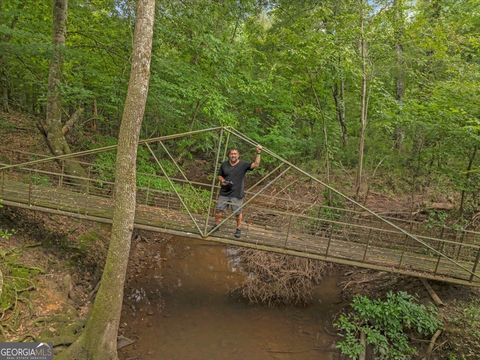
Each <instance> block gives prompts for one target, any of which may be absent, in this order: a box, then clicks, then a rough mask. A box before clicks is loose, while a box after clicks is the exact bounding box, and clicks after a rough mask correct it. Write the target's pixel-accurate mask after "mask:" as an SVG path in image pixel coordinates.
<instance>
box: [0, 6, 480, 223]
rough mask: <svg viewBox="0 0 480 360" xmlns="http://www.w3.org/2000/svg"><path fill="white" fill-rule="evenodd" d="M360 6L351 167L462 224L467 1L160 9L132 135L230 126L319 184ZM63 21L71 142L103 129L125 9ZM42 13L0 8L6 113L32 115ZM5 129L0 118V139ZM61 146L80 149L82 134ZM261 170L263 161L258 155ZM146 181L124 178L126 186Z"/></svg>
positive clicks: (40, 67) (343, 163)
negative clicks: (364, 52) (446, 198)
mask: <svg viewBox="0 0 480 360" xmlns="http://www.w3.org/2000/svg"><path fill="white" fill-rule="evenodd" d="M360 6H363V7H364V8H365V9H364V10H366V11H365V12H364V14H365V18H364V20H365V21H364V25H365V26H364V30H365V39H366V41H367V43H368V58H367V68H366V71H367V78H368V84H367V87H368V119H369V122H368V127H367V137H366V143H365V163H364V165H365V171H366V172H367V173H368V172H373V170H374V169H375V168H376V167H377V165H378V164H379V163H380V162H382V165H381V167H380V168H379V169H378V170H379V171H378V176H377V178H380V179H386V180H384V182H385V183H387V186H388V187H389V189H390V190H393V191H398V192H401V191H405V190H408V191H410V190H412V189H413V190H414V191H422V190H423V189H424V188H426V187H428V186H432V185H434V186H437V187H438V188H441V190H442V191H443V192H445V191H449V190H454V191H457V192H463V194H464V198H465V199H464V210H465V213H468V214H474V213H475V211H476V209H477V208H479V207H480V200H479V199H480V197H479V196H478V186H477V184H478V182H479V181H480V163H479V161H480V160H479V159H480V154H479V155H476V156H473V155H472V154H474V149H476V148H478V147H479V146H480V120H479V119H480V113H479V107H478V106H477V104H478V103H480V65H479V64H480V60H479V59H480V50H479V49H480V46H479V42H478V16H477V15H478V5H477V2H476V0H459V1H450V0H439V1H437V2H435V4H433V3H431V2H427V1H395V2H393V3H392V2H386V1H383V0H382V1H380V0H372V1H366V0H364V1H361V2H359V1H354V0H342V1H333V0H329V1H321V2H314V3H312V4H311V3H310V2H302V3H298V2H295V1H277V2H267V3H265V2H258V1H255V0H245V1H236V0H227V1H222V2H215V1H211V0H198V1H171V2H168V1H167V2H162V3H161V4H159V6H158V9H157V20H158V21H156V22H155V25H156V26H155V30H154V31H155V36H154V46H153V54H152V64H151V69H152V71H151V73H152V74H151V80H150V88H149V96H148V101H147V108H146V112H145V116H144V122H143V127H142V137H143V138H147V137H152V136H156V135H165V134H173V133H179V132H184V131H189V130H195V129H199V128H206V127H210V126H218V125H231V126H235V127H237V128H238V129H239V130H241V131H242V132H243V133H246V134H247V135H248V136H249V137H251V138H253V139H254V140H256V141H258V142H260V143H262V144H263V145H265V146H266V147H268V148H269V149H271V150H273V151H275V152H277V153H279V154H280V155H282V156H283V157H285V158H287V159H289V160H292V161H294V162H295V163H301V164H305V165H308V167H309V168H310V169H312V170H313V171H314V172H316V173H318V174H319V175H320V176H321V175H323V174H324V173H325V166H324V164H325V162H326V160H327V159H328V160H329V162H330V164H331V173H332V175H336V172H337V171H338V170H339V169H341V170H342V173H343V171H344V170H346V171H347V172H350V171H351V170H353V169H355V167H356V166H357V165H358V138H359V118H360V104H359V98H360V96H359V95H360V93H361V78H362V62H361V56H360V54H359V51H358V48H359V47H358V42H359V37H360V32H361V29H360V26H359V24H360V13H361V11H360V10H361V8H360ZM27 9H28V11H26V10H27ZM68 11H69V14H68V19H69V21H68V24H67V30H68V31H67V37H66V48H65V66H64V70H63V74H62V75H63V76H62V79H63V82H62V86H61V91H62V96H63V99H62V102H63V105H64V106H63V110H64V112H65V113H68V114H65V119H64V120H66V118H67V116H68V115H70V114H71V113H72V112H73V111H74V110H75V109H76V108H77V107H78V106H80V105H82V106H83V107H84V108H85V113H84V116H83V119H81V121H79V122H78V123H77V125H76V127H75V135H78V134H83V135H84V139H85V138H87V137H89V136H90V132H94V131H95V132H96V133H99V134H102V136H105V137H107V136H109V135H110V136H113V135H116V134H117V133H118V126H119V123H120V119H121V115H122V110H123V101H124V98H125V92H126V89H127V84H128V69H129V67H130V51H131V43H132V41H131V37H132V34H133V31H132V26H133V23H134V2H132V1H120V2H119V1H109V0H98V1H84V0H79V1H77V2H75V3H72V4H71V6H69V9H68ZM51 14H52V11H51V4H50V3H48V2H38V1H33V0H25V1H19V0H12V1H8V2H1V3H0V86H1V88H2V89H5V90H7V91H6V92H2V94H4V93H6V94H7V95H8V96H9V100H10V105H11V107H14V108H19V109H21V110H23V111H27V112H29V113H31V114H32V115H35V116H37V117H38V116H44V109H45V94H46V91H47V84H48V64H49V59H50V55H51V29H52V26H51V22H52V15H51ZM401 79H403V87H404V89H403V90H404V91H403V92H402V94H400V93H399V92H398V87H397V85H399V84H400V82H399V80H401ZM335 89H336V90H337V91H339V89H343V91H342V94H341V96H340V95H339V93H338V92H337V98H335V96H334V95H335ZM339 96H340V98H339ZM339 99H340V100H341V104H343V105H342V106H343V107H344V110H345V112H344V123H345V129H346V134H345V135H346V138H347V141H346V143H345V144H344V143H343V139H342V131H343V130H342V128H341V126H340V123H339V117H338V116H339V112H338V111H339V110H340V109H341V108H342V106H339V104H338V103H337V101H338V100H339ZM2 105H3V104H2ZM93 121H95V123H96V128H95V130H93V129H92V128H93V127H92V126H91V125H92V122H93ZM11 126H13V125H12V124H10V123H7V122H5V121H1V120H0V130H3V129H4V128H5V127H8V129H6V130H12V129H11ZM70 136H71V139H72V140H76V142H75V145H78V146H82V145H83V144H82V143H81V142H82V138H78V137H75V136H73V135H70ZM74 137H75V139H74ZM397 137H398V138H399V139H401V141H399V143H398V144H397V143H396V141H394V140H395V139H397ZM215 143H216V139H215V138H214V137H213V136H205V137H202V138H199V137H195V138H184V139H181V140H178V141H176V142H175V143H174V146H173V148H174V149H175V153H176V155H177V156H178V158H179V159H191V158H202V159H207V158H208V157H209V156H210V155H212V153H213V152H214V148H215ZM471 157H472V161H471V166H470V168H469V166H468V165H469V163H470V161H469V160H470V158H471ZM114 160H115V154H114V152H111V153H105V154H101V155H98V156H97V159H96V165H95V166H96V170H97V172H98V175H99V178H100V179H102V180H103V181H113V176H114ZM161 161H162V164H165V167H166V168H167V171H168V172H169V173H170V172H171V173H175V169H173V168H172V167H171V166H170V165H167V164H168V162H163V160H161ZM263 164H264V165H267V166H268V165H270V164H271V160H270V159H269V158H268V157H267V156H266V157H265V158H264V160H263ZM312 164H313V166H312ZM169 166H170V168H169ZM468 168H469V169H468ZM138 169H139V173H145V174H159V172H158V170H156V171H152V169H149V168H148V166H147V164H142V156H141V155H139V165H138ZM367 175H368V174H367ZM366 178H368V176H367V177H366ZM148 181H149V178H148V177H145V176H143V175H142V174H139V184H142V186H144V185H145V184H147V183H148ZM151 181H152V182H161V181H159V180H158V181H157V180H153V179H152V180H151ZM380 183H381V182H380ZM379 186H382V185H381V184H380V185H379ZM157 187H158V188H165V183H163V184H160V183H159V184H158V186H157Z"/></svg>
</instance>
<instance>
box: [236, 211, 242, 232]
mask: <svg viewBox="0 0 480 360" xmlns="http://www.w3.org/2000/svg"><path fill="white" fill-rule="evenodd" d="M242 219H243V214H242V213H240V214H238V215H237V229H240V226H241V225H242Z"/></svg>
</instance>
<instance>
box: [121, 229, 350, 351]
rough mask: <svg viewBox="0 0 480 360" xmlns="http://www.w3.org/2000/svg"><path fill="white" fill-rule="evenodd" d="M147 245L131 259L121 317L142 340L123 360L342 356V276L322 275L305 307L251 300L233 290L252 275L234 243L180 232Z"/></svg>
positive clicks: (135, 337) (131, 334)
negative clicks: (338, 336)
mask: <svg viewBox="0 0 480 360" xmlns="http://www.w3.org/2000/svg"><path fill="white" fill-rule="evenodd" d="M143 247H144V249H143V252H141V253H137V254H133V256H136V257H137V260H136V263H135V264H133V265H132V264H131V266H130V265H129V280H128V283H127V287H126V289H125V302H124V309H123V312H122V320H121V329H122V333H123V334H124V335H125V336H126V337H128V338H130V339H133V340H135V342H134V343H133V344H132V345H129V346H127V347H124V348H123V349H121V350H120V351H119V356H120V359H122V360H126V359H162V360H166V359H169V360H175V359H178V360H203V359H208V360H224V359H232V360H233V359H238V360H240V359H242V360H243V359H248V360H257V359H258V360H263V359H296V360H310V359H312V360H313V359H315V360H331V359H334V358H336V357H338V356H337V353H338V352H337V350H336V349H335V345H334V342H335V335H334V333H335V330H334V329H333V327H332V322H333V319H334V317H335V315H336V314H337V313H338V312H339V311H340V310H341V307H342V304H341V299H340V290H339V289H338V287H337V280H338V277H337V276H336V275H329V276H328V277H326V278H324V279H323V280H322V282H321V283H320V285H319V286H317V287H316V288H315V292H314V297H313V302H312V304H311V305H308V306H306V307H297V306H277V307H267V306H263V305H252V304H248V303H247V302H246V301H243V300H240V299H238V298H235V297H232V296H230V295H229V292H230V290H231V289H232V288H234V287H235V286H236V285H238V284H239V283H240V282H241V281H242V279H243V278H244V276H245V275H244V274H243V273H242V272H241V271H240V270H239V269H238V268H237V267H236V265H235V261H234V260H235V256H234V255H232V252H234V249H232V248H227V247H226V246H223V245H218V244H215V243H210V242H203V241H197V240H192V239H184V238H178V237H175V238H171V239H169V240H168V241H165V242H161V243H148V244H145V245H143ZM131 263H132V261H131Z"/></svg>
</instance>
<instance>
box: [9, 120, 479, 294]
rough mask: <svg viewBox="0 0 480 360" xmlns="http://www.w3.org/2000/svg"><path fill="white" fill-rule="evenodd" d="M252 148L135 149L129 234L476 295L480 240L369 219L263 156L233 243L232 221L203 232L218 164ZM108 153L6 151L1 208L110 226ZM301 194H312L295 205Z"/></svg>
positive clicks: (171, 142) (224, 143)
mask: <svg viewBox="0 0 480 360" xmlns="http://www.w3.org/2000/svg"><path fill="white" fill-rule="evenodd" d="M256 144H257V143H256V142H255V141H254V140H252V139H250V138H248V137H247V136H245V135H244V134H242V133H240V132H239V131H237V130H235V129H233V128H231V127H216V128H209V129H203V130H196V131H190V132H188V133H180V134H174V135H168V136H162V137H157V138H152V139H147V140H141V141H140V144H139V159H140V158H141V159H142V160H141V161H143V163H142V164H143V165H142V166H141V167H140V165H139V167H138V168H137V170H138V175H137V189H136V190H137V210H136V215H135V226H136V227H137V228H139V229H146V230H150V231H158V232H164V233H170V234H174V235H179V236H187V237H192V238H197V239H205V240H210V241H215V242H220V243H224V244H229V245H235V246H242V247H249V248H254V249H259V250H265V251H270V252H275V253H282V254H290V255H294V256H301V257H306V258H311V259H318V260H323V261H329V262H334V263H339V264H346V265H353V266H359V267H363V268H370V269H376V270H382V271H389V272H394V273H400V274H406V275H411V276H416V277H421V278H427V279H434V280H440V281H445V282H450V283H456V284H463V285H469V286H480V269H479V261H480V233H478V232H474V231H467V230H461V229H453V228H449V227H446V226H437V227H431V226H428V224H423V223H420V222H415V221H413V220H402V219H398V218H390V217H388V216H382V215H379V214H377V213H375V212H374V211H372V210H370V209H369V208H367V207H365V206H364V205H363V204H361V203H359V202H357V201H355V200H353V199H351V198H349V197H348V196H346V195H344V194H342V193H341V192H339V191H338V190H336V189H335V188H333V187H332V186H330V185H329V184H326V183H324V182H323V181H322V180H320V179H318V178H316V177H315V176H313V175H311V174H309V173H307V172H306V171H304V170H302V169H301V168H299V167H297V166H295V165H294V164H292V163H291V162H289V161H287V160H286V159H284V158H282V157H281V156H279V155H277V154H275V153H274V152H272V151H270V150H268V149H264V151H263V155H264V156H263V157H262V166H261V169H260V171H259V172H257V174H255V175H254V174H252V173H250V174H249V175H247V180H248V183H249V184H248V185H249V186H247V190H246V198H245V201H244V204H243V207H244V208H245V209H244V214H245V215H244V220H245V224H244V226H243V229H242V237H241V238H240V239H236V238H234V237H233V231H234V229H235V219H234V214H232V213H229V214H227V216H226V217H225V218H224V220H223V221H222V223H221V226H220V230H219V231H216V232H213V233H212V231H211V230H210V229H211V228H212V225H213V212H214V207H215V201H216V198H217V195H218V191H219V189H218V186H217V183H216V176H215V174H216V173H217V171H218V168H219V165H220V163H221V161H222V160H223V159H224V158H225V157H226V154H227V149H228V148H229V147H231V146H235V147H237V148H239V149H240V152H241V154H242V158H243V159H248V158H249V157H250V156H252V155H251V154H253V151H252V146H255V145H256ZM116 147H117V146H116V145H110V146H105V147H102V148H97V149H93V150H86V151H81V152H77V153H74V154H68V155H61V156H56V157H48V156H46V155H38V154H31V153H28V152H24V151H18V150H16V151H14V150H12V151H11V152H10V154H9V155H8V156H4V158H0V163H1V164H0V199H1V200H0V201H1V203H3V205H6V206H12V207H19V208H26V209H31V210H36V211H42V212H47V213H52V214H59V215H66V216H71V217H76V218H80V219H87V220H92V221H97V222H103V223H111V221H112V216H113V210H114V207H115V204H114V201H113V194H114V179H113V174H114V168H113V167H112V166H114V159H115V154H116ZM191 148H195V149H196V153H198V152H199V151H201V150H202V149H203V150H204V153H205V154H213V155H212V156H211V158H210V157H209V156H207V155H205V157H204V158H201V159H196V161H195V162H193V161H191V160H189V159H188V154H189V151H187V149H191ZM182 149H183V150H182ZM244 150H245V151H244ZM108 159H110V160H111V161H110V162H109V161H108ZM141 161H140V160H139V164H140V162H141ZM145 161H147V162H148V164H147V165H148V166H146V165H145ZM67 162H77V163H79V164H81V165H82V168H83V169H84V170H85V173H84V174H82V175H81V176H80V175H72V174H67V173H66V172H65V171H64V169H65V164H66V163H67ZM105 164H107V165H108V164H110V167H109V166H106V165H105ZM199 164H203V165H199ZM199 166H200V167H202V168H201V169H200V170H201V171H200V172H199V171H198V170H199V169H198V167H199ZM265 169H269V171H267V170H265ZM142 171H143V172H142ZM206 172H208V173H209V174H210V175H209V176H203V177H204V178H203V180H201V181H198V178H199V177H201V176H199V175H198V174H199V173H203V174H204V173H206ZM191 178H195V179H196V180H197V181H191V180H190V179H191ZM305 188H310V189H311V190H310V191H308V194H314V195H311V196H310V197H308V198H305V196H306V193H305V190H304V189H305Z"/></svg>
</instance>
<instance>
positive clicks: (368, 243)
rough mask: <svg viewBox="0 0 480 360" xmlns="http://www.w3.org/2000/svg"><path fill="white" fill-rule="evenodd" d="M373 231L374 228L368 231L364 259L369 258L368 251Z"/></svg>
mask: <svg viewBox="0 0 480 360" xmlns="http://www.w3.org/2000/svg"><path fill="white" fill-rule="evenodd" d="M372 231H373V230H372V229H370V230H369V231H368V235H367V244H366V245H365V252H364V253H363V258H362V261H365V259H366V258H367V251H368V246H369V245H370V238H371V236H372Z"/></svg>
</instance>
